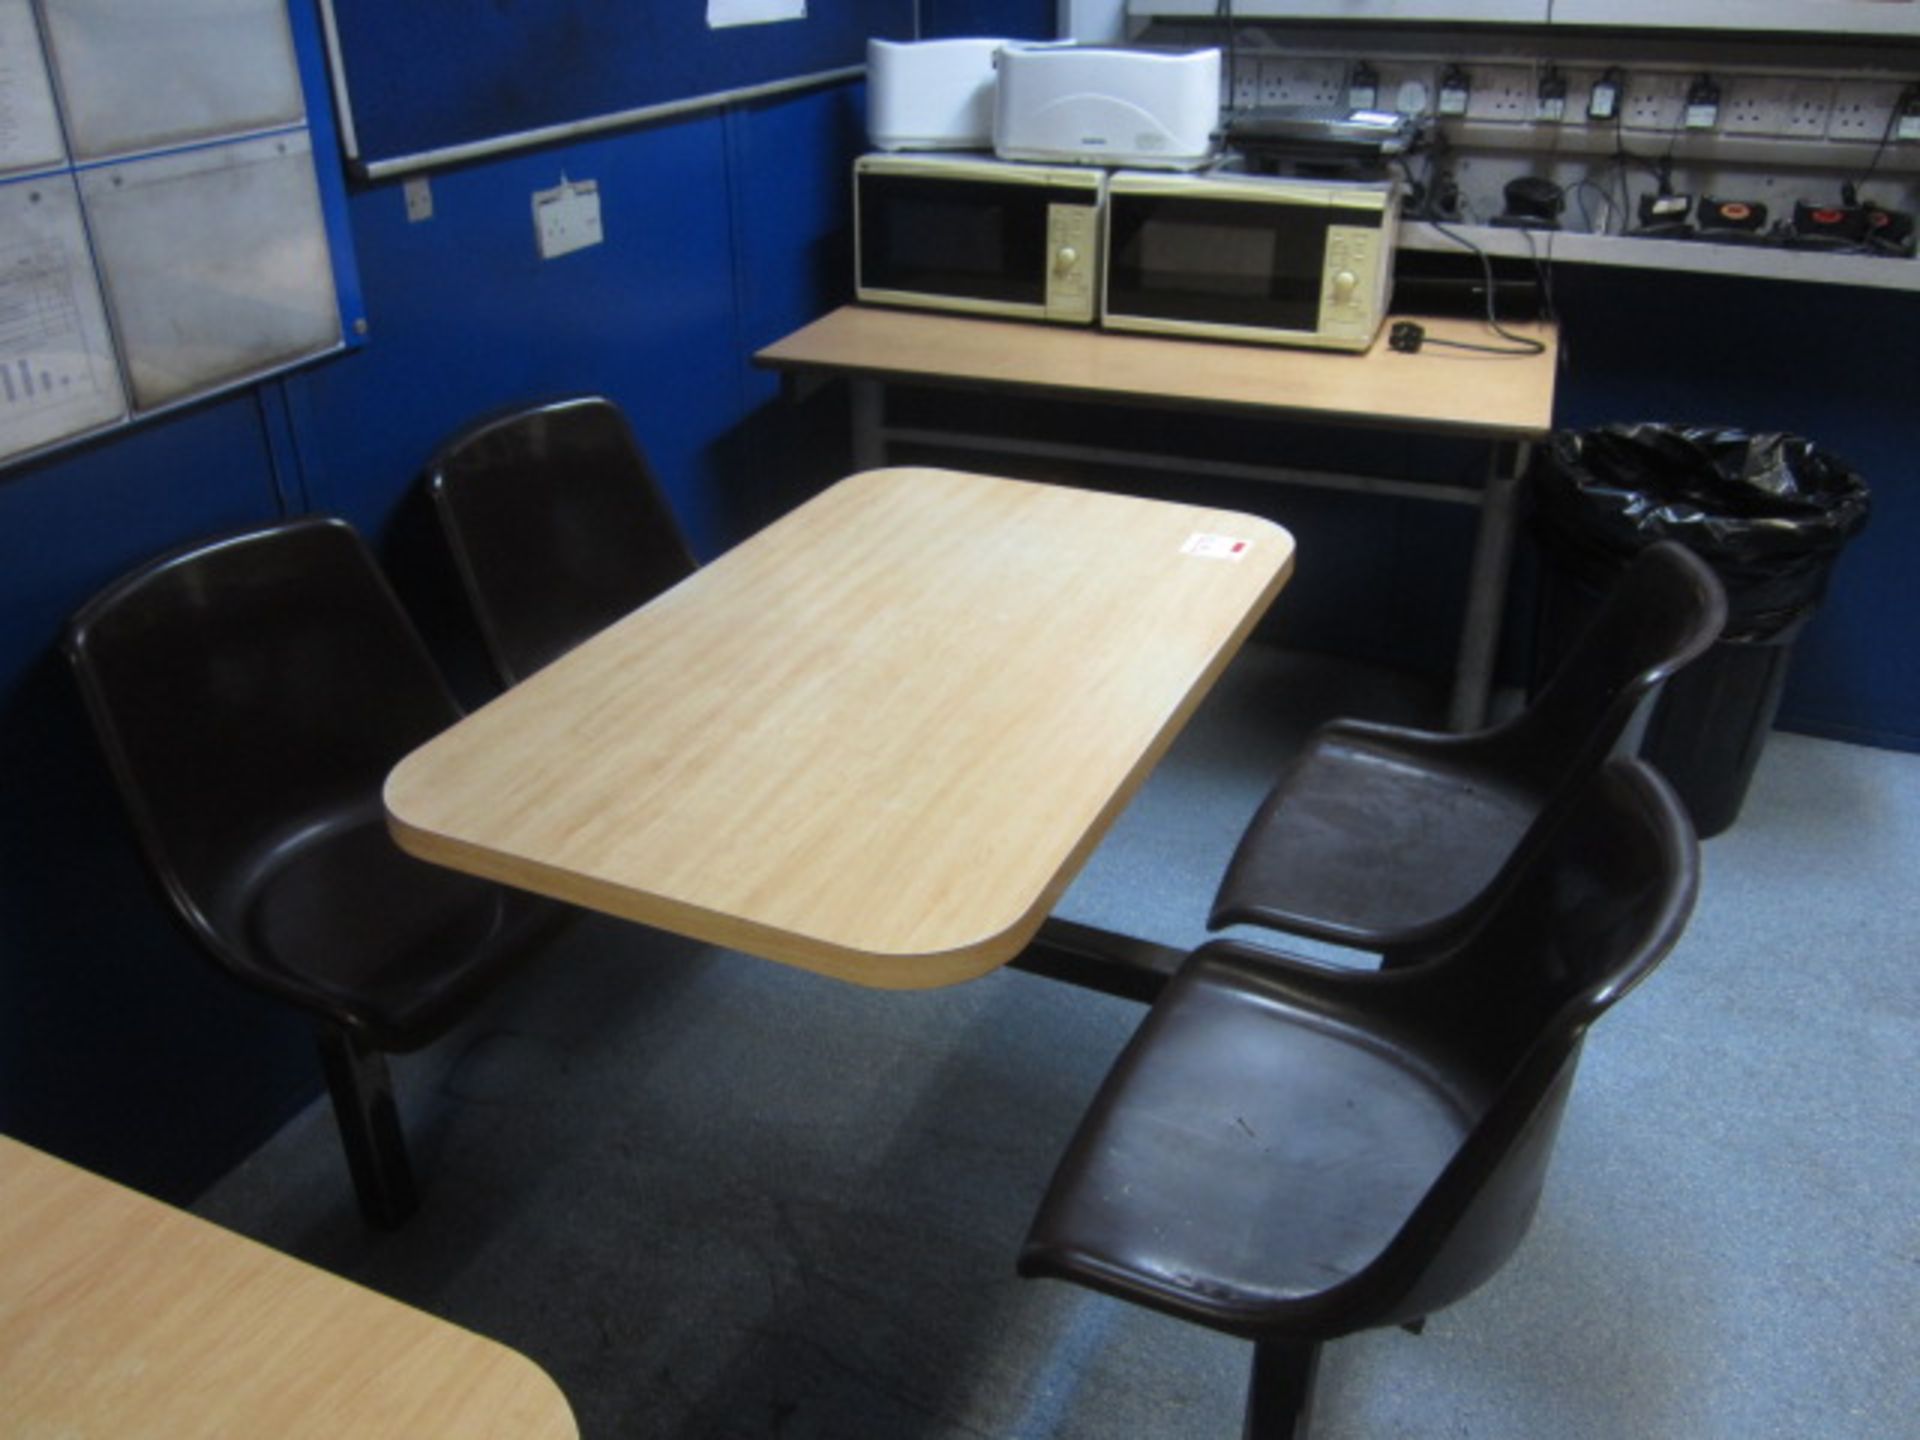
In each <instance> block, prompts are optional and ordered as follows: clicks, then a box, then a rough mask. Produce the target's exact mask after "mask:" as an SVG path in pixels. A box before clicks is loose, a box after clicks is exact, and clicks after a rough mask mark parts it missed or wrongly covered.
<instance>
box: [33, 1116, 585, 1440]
mask: <svg viewBox="0 0 1920 1440" xmlns="http://www.w3.org/2000/svg"><path fill="white" fill-rule="evenodd" d="M0 1430H3V1431H4V1432H5V1433H6V1434H7V1435H8V1436H12V1437H47V1440H53V1437H58V1440H144V1437H151V1440H181V1437H187V1436H212V1435H231V1436H243V1435H244V1436H273V1437H275V1440H299V1437H308V1436H310V1437H314V1440H322V1437H324V1440H340V1437H344V1436H352V1437H354V1440H378V1437H381V1436H391V1437H393V1440H431V1437H434V1436H445V1437H448V1440H454V1437H460V1440H475V1437H497V1440H508V1437H513V1440H576V1437H577V1436H578V1434H579V1431H578V1430H577V1429H576V1427H575V1425H574V1421H573V1415H572V1412H571V1411H570V1410H569V1409H568V1407H567V1402H566V1400H565V1399H564V1398H563V1397H562V1396H561V1394H560V1391H559V1389H558V1388H557V1387H556V1386H555V1385H554V1383H553V1381H552V1380H550V1379H548V1378H547V1376H546V1374H545V1373H544V1372H543V1371H542V1370H541V1369H540V1368H539V1367H538V1366H536V1365H535V1364H534V1363H533V1362H532V1361H531V1360H528V1359H527V1358H526V1357H525V1356H523V1355H520V1354H518V1353H516V1352H515V1351H512V1350H509V1349H507V1348H506V1347H505V1346H504V1345H498V1344H496V1343H494V1342H493V1341H491V1340H486V1339H483V1338H482V1337H480V1336H478V1335H475V1334H473V1333H472V1332H471V1331H467V1330H462V1329H460V1328H459V1327H458V1326H455V1325H449V1324H448V1323H446V1322H445V1321H443V1320H437V1319H435V1318H434V1317H432V1316H431V1315H426V1314H423V1313H422V1312H420V1311H418V1310H413V1309H410V1308H408V1307H407V1306H405V1305H402V1304H400V1303H399V1302H397V1301H394V1300H389V1299H387V1298H385V1297H384V1296H381V1295H376V1294H375V1293H374V1292H373V1291H371V1290H364V1289H362V1288H361V1287H359V1286H357V1285H353V1284H350V1283H349V1282H348V1281H345V1280H342V1279H340V1278H339V1277H337V1276H334V1275H329V1274H327V1273H326V1272H325V1271H322V1270H317V1269H315V1268H314V1267H312V1266H311V1265H306V1264H303V1263H302V1262H300V1261H298V1260H294V1259H291V1258H289V1257H288V1256H285V1255H281V1254H279V1253H277V1252H275V1251H273V1250H269V1249H267V1248H266V1247H265V1246H262V1245H257V1244H255V1243H254V1242H253V1241H251V1240H248V1239H246V1238H244V1237H242V1236H239V1235H235V1234H233V1233H232V1232H231V1231H228V1230H222V1229H221V1228H220V1227H219V1226H217V1225H211V1224H208V1223H207V1222H206V1221H204V1220H200V1219H197V1218H195V1217H194V1216H192V1215H189V1214H187V1213H186V1212H185V1211H182V1210H175V1209H173V1208H172V1207H171V1206H168V1205H162V1204H161V1203H160V1202H159V1201H157V1200H151V1199H148V1198H147V1197H146V1196H144V1195H140V1194H137V1193H135V1192H134V1191H131V1190H127V1189H125V1188H123V1187H121V1186H119V1185H116V1184H114V1183H113V1182H112V1181H110V1180H105V1179H102V1178H101V1177H100V1176H98V1175H93V1174H90V1173H88V1172H87V1171H85V1170H80V1169H76V1168H75V1167H74V1166H72V1165H69V1164H67V1163H66V1162H65V1161H64V1160H57V1159H55V1158H54V1157H53V1156H51V1155H46V1154H42V1153H41V1152H40V1151H38V1150H34V1149H31V1148H29V1147H28V1146H25V1145H22V1144H20V1143H19V1142H18V1141H16V1140H11V1139H8V1138H6V1137H5V1136H0Z"/></svg>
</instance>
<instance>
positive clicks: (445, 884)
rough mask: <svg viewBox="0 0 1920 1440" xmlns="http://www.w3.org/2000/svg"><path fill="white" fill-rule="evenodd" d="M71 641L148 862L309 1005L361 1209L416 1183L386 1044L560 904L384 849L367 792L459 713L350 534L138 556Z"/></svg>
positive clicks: (375, 797) (189, 922)
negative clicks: (143, 560) (146, 558)
mask: <svg viewBox="0 0 1920 1440" xmlns="http://www.w3.org/2000/svg"><path fill="white" fill-rule="evenodd" d="M66 645H67V654H68V657H69V659H70V660H71V661H72V664H73V669H74V673H75V675H76V676H77V678H78V680H79V684H80V690H81V693H82V694H83V696H84V697H85V700H86V704H87V709H88V711H89V712H90V714H91V716H92V719H93V723H94V727H95V729H96V731H97V733H98V735H99V738H100V742H101V745H102V747H103V748H104V750H105V753H106V758H107V763H108V766H109V768H110V769H111V771H112V773H113V778H114V780H115V781H116V782H117V784H118V786H119V789H120V793H121V796H122V798H123V799H124V800H125V802H126V806H127V809H128V811H129V813H130V815H131V818H132V821H133V825H134V829H135V831H136V832H137V833H138V837H139V841H140V845H141V849H142V851H143V853H144V856H145V859H146V862H147V865H148V867H149V869H150V870H151V872H152V874H153V876H154V877H155V879H156V880H157V881H158V882H159V885H160V887H161V889H162V890H163V891H164V892H165V896H166V899H167V901H168V902H169V904H170V906H171V908H172V910H173V912H174V913H175V914H176V915H177V916H178V917H179V918H180V919H181V920H182V921H184V922H185V924H186V927H187V929H188V930H189V931H190V932H191V934H192V936H193V938H194V939H195V940H196V941H198V942H199V944H200V945H201V946H202V947H203V948H204V949H205V950H206V951H207V952H208V953H209V954H210V955H211V956H212V957H213V959H214V960H215V961H216V962H218V964H219V965H220V966H221V967H222V968H223V969H224V970H225V971H226V972H227V973H228V974H229V975H231V976H232V977H233V978H235V979H237V980H239V981H241V982H242V983H243V984H246V985H249V986H251V987H252V988H254V989H256V990H261V991H264V992H266V993H267V994H269V995H272V996H274V997H276V998H277V999H280V1000H283V1001H285V1002H287V1003H288V1004H290V1005H293V1006H295V1007H297V1008H299V1009H300V1010H302V1011H305V1012H306V1013H307V1014H309V1015H310V1016H312V1017H313V1018H314V1019H315V1021H316V1022H317V1023H318V1030H319V1042H320V1053H321V1058H322V1062H323V1066H324V1069H325V1072H326V1078H327V1084H328V1088H329V1091H330V1093H331V1095H332V1099H333V1106H334V1112H335V1115H336V1117H337V1118H338V1120H339V1125H340V1134H341V1139H342V1141H343V1142H344V1144H345V1148H346V1153H347V1160H348V1165H349V1168H350V1170H351V1172H352V1176H353V1182H354V1186H355V1189H356V1191H357V1192H358V1195H359V1199H360V1205H361V1208H362V1210H363V1211H364V1212H365V1214H366V1216H367V1218H368V1219H369V1220H370V1221H372V1222H373V1223H375V1224H378V1225H383V1226H391V1225H395V1224H398V1223H399V1222H400V1221H401V1220H403V1219H405V1218H406V1216H407V1215H408V1214H409V1213H411V1212H412V1210H413V1209H414V1206H415V1203H416V1194H415V1187H414V1181H413V1176H412V1171H411V1167H410V1166H409V1163H408V1159H407V1151H406V1142H405V1139H404V1136H403V1133H402V1131H401V1128H400V1121H399V1116H398V1112H397V1110H396V1109H395V1106H394V1101H393V1091H392V1084H391V1080H390V1078H389V1073H388V1067H387V1063H386V1058H385V1053H384V1052H404V1051H408V1050H412V1049H415V1048H417V1047H419V1046H421V1045H423V1044H426V1043H427V1042H429V1041H431V1040H433V1039H434V1038H436V1037H437V1036H439V1035H440V1034H442V1033H443V1032H444V1031H445V1030H447V1029H448V1028H449V1027H450V1026H451V1025H452V1024H453V1023H454V1022H455V1021H456V1020H457V1019H458V1018H460V1016H461V1015H462V1013H464V1011H465V1010H466V1009H467V1008H468V1006H469V1005H470V1003H471V1002H473V1001H474V1000H476V999H477V998H478V997H479V996H480V995H481V994H483V993H484V992H485V991H486V990H487V989H488V987H489V985H490V984H491V982H493V981H494V980H495V979H496V978H497V976H498V975H499V974H500V973H501V972H502V971H503V970H504V969H505V968H507V966H508V965H510V964H511V963H512V962H513V961H514V960H515V959H517V958H518V957H519V956H520V955H521V954H522V953H523V952H524V950H525V949H526V948H527V946H528V944H529V943H530V942H531V941H532V940H533V939H535V938H536V937H537V936H539V935H542V934H544V933H545V931H546V928H547V926H548V925H549V923H550V922H552V921H553V920H554V919H556V918H557V917H559V916H560V915H562V914H564V913H565V912H563V911H562V910H560V909H559V908H558V907H555V906H551V905H549V904H548V903H547V902H544V901H538V900H535V899H533V898H532V897H530V896H526V895H522V894H520V893H518V892H515V891H511V890H507V889H504V888H501V887H498V886H494V885H491V884H488V883H486V882H483V881H479V880H474V879H471V878H468V877H466V876H463V875H458V874H455V873H454V872H452V871H449V870H444V869H441V868H439V867H437V866H433V865H427V864H424V863H422V862H420V861H417V860H414V859H412V858H411V857H409V856H407V855H406V854H404V853H402V852H401V851H400V850H399V849H398V848H396V847H395V845H394V844H393V842H392V841H391V840H390V839H389V838H388V835H387V830H386V824H385V817H384V812H383V809H382V806H381V798H380V792H381V787H382V785H383V784H384V782H385V779H386V774H387V771H388V770H389V769H390V768H391V767H392V766H393V764H394V763H395V762H396V761H398V760H399V759H400V758H401V757H402V756H404V755H405V754H407V752H408V751H410V750H411V749H413V748H414V747H415V746H417V745H419V744H421V743H422V742H424V741H426V740H428V739H430V738H432V737H433V736H434V735H435V734H437V733H438V732H439V731H441V730H443V729H445V728H446V727H447V726H448V725H450V724H452V723H453V722H454V721H455V720H457V719H458V718H459V716H460V711H459V708H458V706H457V705H456V704H455V702H454V700H453V698H452V696H451V695H450V693H449V692H448V690H447V688H446V685H445V683H444V682H443V680H442V679H441V677H440V674H439V671H438V670H437V669H436V667H435V666H434V663H433V661H432V659H431V658H430V656H429V655H428V653H427V650H426V648H425V646H424V645H423V643H422V642H421V640H420V637H419V635H418V633H417V632H416V631H415V629H414V627H413V625H412V623H411V621H410V620H409V619H408V618H407V616H406V614H405V613H404V612H403V611H402V609H401V608H400V604H399V601H398V600H397V599H396V598H395V596H394V594H393V591H392V589H391V588H390V587H389V586H388V584H387V581H386V578H385V577H384V576H383V575H382V574H381V572H380V570H379V568H378V566H377V565H376V563H375V562H374V559H373V557H372V555H371V554H369V553H368V551H367V548H366V546H365V545H364V544H363V543H362V542H361V540H360V537H359V536H358V535H357V534H356V533H355V532H354V531H353V530H352V528H351V527H349V526H348V525H347V524H346V522H344V521H341V520H334V519H303V520H294V521H289V522H287V523H284V524H278V525H271V526H268V527H265V528H263V529H257V530H252V531H248V532H245V533H241V534H236V535H231V536H226V537H223V538H218V539H213V540H209V541H206V542H204V543H201V544H197V545H194V546H192V547H190V548H187V549H184V550H181V551H179V552H177V553H175V554H172V555H170V556H167V557H164V558H162V559H159V560H156V561H154V562H152V563H150V564H148V565H145V566H143V567H141V568H140V569H138V570H136V571H134V572H132V573H130V574H129V575H127V576H125V577H124V578H122V579H121V580H119V581H118V582H116V583H115V584H113V585H111V586H109V587H108V588H107V589H106V590H104V591H102V592H101V593H100V594H99V595H97V596H96V597H94V599H93V600H91V601H90V602H88V604H87V605H86V606H85V607H84V608H82V609H81V610H80V611H79V613H78V614H76V615H75V616H74V618H73V620H72V622H71V623H70V625H69V627H68V632H67V641H66Z"/></svg>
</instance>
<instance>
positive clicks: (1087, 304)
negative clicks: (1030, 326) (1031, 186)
mask: <svg viewBox="0 0 1920 1440" xmlns="http://www.w3.org/2000/svg"><path fill="white" fill-rule="evenodd" d="M1047 256H1048V259H1047V318H1048V319H1049V320H1070V321H1081V322H1090V321H1091V320H1092V319H1093V301H1094V295H1095V294H1096V292H1097V291H1098V288H1099V287H1098V286H1097V285H1096V284H1095V283H1094V281H1095V270H1096V268H1097V267H1098V265H1099V260H1100V209H1099V207H1098V206H1097V205H1049V206H1047Z"/></svg>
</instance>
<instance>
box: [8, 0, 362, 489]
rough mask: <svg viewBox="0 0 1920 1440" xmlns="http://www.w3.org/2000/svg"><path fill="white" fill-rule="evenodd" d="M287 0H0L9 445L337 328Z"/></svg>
mask: <svg viewBox="0 0 1920 1440" xmlns="http://www.w3.org/2000/svg"><path fill="white" fill-rule="evenodd" d="M329 228H330V227H329V223H328V220H327V217H326V216H325V214H324V207H323V202H322V198H321V193H320V188H319V183H318V178H317V173H316V170H315V167H314V159H313V140H312V135H311V132H310V128H309V125H308V119H307V113H306V107H305V101H304V89H303V85H302V79H301V66H300V59H299V55H298V53H297V50H296V44H295V35H294V29H293V26H292V23H291V19H290V14H289V11H288V8H287V0H0V463H5V462H7V461H9V460H18V459H20V458H22V457H24V456H27V455H31V454H35V453H37V452H39V451H41V450H44V449H46V448H48V447H50V446H53V445H57V444H60V443H63V442H66V441H70V440H73V439H77V438H80V437H83V436H88V435H92V434H94V433H96V432H98V431H101V430H103V429H108V428H111V427H113V426H115V425H119V424H124V423H127V422H129V421H131V420H135V419H138V418H140V417H142V416H145V415H150V414H154V413H157V412H160V411H163V410H166V409H169V408H171V407H173V406H176V405H178V404H181V403H183V402H185V401H188V400H192V399H195V398H198V397H201V396H204V395H207V394H209V393H212V392H215V391H219V390H223V389H226V388H228V387H230V386H233V385H237V384H241V383H244V382H246V381H248V380H251V379H257V378H258V377H260V376H261V375H263V374H266V373H270V372H272V371H274V370H277V369H281V368H284V367H285V366H287V365H290V364H293V363H296V362H298V361H301V360H303V359H307V358H311V357H313V356H315V355H320V354H325V353H328V352H330V351H333V350H336V349H338V348H340V346H341V345H342V343H343V326H342V321H341V307H340V303H339V298H338V286H337V281H336V265H335V256H334V253H333V247H332V245H331V244H330V242H329Z"/></svg>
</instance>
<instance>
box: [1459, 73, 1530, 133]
mask: <svg viewBox="0 0 1920 1440" xmlns="http://www.w3.org/2000/svg"><path fill="white" fill-rule="evenodd" d="M1469 73H1470V74H1471V75H1472V77H1473V88H1472V89H1471V90H1470V91H1468V92H1467V114H1466V118H1467V119H1469V120H1479V121H1491V122H1494V123H1496V124H1513V125H1521V124H1526V123H1527V122H1529V121H1531V120H1532V119H1533V110H1534V100H1535V99H1536V97H1537V95H1538V92H1539V88H1540V82H1539V79H1538V77H1537V76H1536V75H1535V74H1534V71H1533V67H1532V66H1531V65H1475V66H1473V67H1472V69H1471V71H1470V72H1469Z"/></svg>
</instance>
